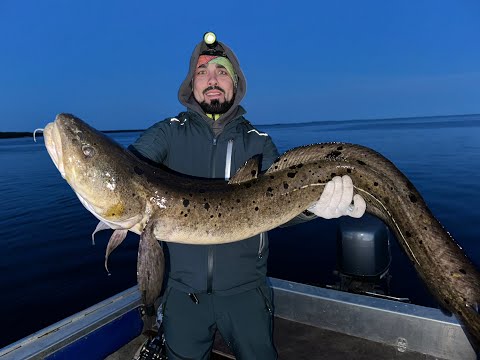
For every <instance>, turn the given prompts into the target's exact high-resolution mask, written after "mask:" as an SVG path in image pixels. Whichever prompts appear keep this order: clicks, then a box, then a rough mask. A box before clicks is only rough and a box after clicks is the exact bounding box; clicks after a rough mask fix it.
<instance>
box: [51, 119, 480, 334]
mask: <svg viewBox="0 0 480 360" xmlns="http://www.w3.org/2000/svg"><path fill="white" fill-rule="evenodd" d="M44 137H45V144H46V147H47V150H48V152H49V154H50V156H51V157H52V160H53V162H54V163H55V165H56V166H57V168H58V170H59V171H60V173H61V174H62V176H63V177H64V178H65V180H67V182H68V183H69V184H70V186H71V187H72V188H73V190H74V191H75V193H76V194H77V195H78V197H79V199H80V200H81V202H82V204H83V205H84V206H85V207H86V208H87V209H88V210H89V211H90V212H92V213H93V214H94V215H95V216H96V217H97V218H99V219H100V220H101V223H100V226H99V227H97V230H101V229H102V228H107V227H108V228H112V229H115V230H116V231H115V232H114V233H113V235H112V238H111V239H110V241H109V245H108V247H107V257H108V254H109V253H110V252H111V251H112V250H113V249H114V248H115V246H116V245H117V244H118V243H120V242H121V241H122V240H123V238H124V237H125V234H126V232H127V231H133V232H134V233H137V234H140V243H139V251H138V254H139V255H138V283H139V288H140V290H141V291H142V292H143V294H144V301H145V302H146V304H152V303H153V301H154V300H155V298H156V297H157V296H158V295H159V293H160V290H161V284H162V277H163V253H162V250H161V247H160V245H159V243H158V241H157V240H163V241H173V242H179V243H187V244H221V243H227V242H233V241H239V240H241V239H245V238H248V237H250V236H253V235H255V234H258V233H260V232H263V231H267V230H270V229H273V228H275V227H277V226H279V225H281V224H283V223H286V222H287V221H289V220H291V219H292V218H294V217H295V216H297V215H298V214H300V213H301V212H303V211H304V210H305V209H307V208H308V207H309V206H310V205H311V204H312V203H314V202H315V201H316V200H318V198H319V197H320V194H321V193H322V191H323V188H324V186H325V184H326V183H327V182H328V181H329V180H330V179H331V178H332V177H334V176H337V175H340V176H341V175H346V174H347V175H349V176H350V177H351V178H352V180H353V184H354V187H355V190H356V192H357V193H359V194H361V195H362V196H363V198H364V199H365V201H366V202H367V211H368V212H369V213H372V214H374V215H375V216H377V217H379V218H380V219H382V220H383V221H384V222H385V223H386V224H388V225H389V226H390V228H391V230H392V231H393V232H394V233H395V235H396V238H397V239H398V241H399V242H400V244H401V246H402V247H403V249H404V250H405V252H406V253H407V255H408V256H409V258H410V260H411V261H412V263H413V265H414V266H415V269H416V270H417V272H418V273H419V275H420V276H421V278H422V279H423V281H424V282H425V284H426V285H427V287H428V288H429V289H430V291H431V292H432V293H433V294H434V295H435V296H436V298H437V299H438V300H439V302H440V303H442V304H443V306H445V307H446V308H447V309H449V310H450V311H452V312H453V313H455V314H456V316H457V318H458V319H460V321H461V322H462V324H463V325H464V327H465V328H466V330H467V334H469V335H471V336H470V338H471V339H473V340H474V341H476V342H479V341H480V315H479V312H478V306H479V304H480V276H479V272H478V270H477V269H476V268H475V266H474V265H473V264H472V262H471V261H470V260H469V259H468V258H467V256H466V255H465V253H464V252H463V250H462V248H461V247H460V246H459V245H458V244H457V243H456V242H455V240H454V239H453V238H452V237H451V236H450V235H449V233H448V232H447V231H446V230H445V229H444V228H443V226H442V225H441V224H440V223H439V222H438V221H437V220H436V219H435V217H434V216H433V215H432V213H431V211H430V210H429V209H428V207H427V205H426V204H425V202H424V200H423V199H422V197H421V196H420V194H419V193H418V191H417V190H416V189H415V187H414V186H413V185H412V183H411V182H410V181H409V180H408V179H407V178H406V177H405V176H404V175H403V174H402V173H401V172H400V171H399V170H398V169H397V168H396V167H395V166H394V165H393V164H392V163H391V162H390V161H388V160H387V159H386V158H384V157H383V156H382V155H380V154H378V153H377V152H375V151H373V150H371V149H368V148H366V147H362V146H359V145H352V144H343V143H328V144H316V145H309V146H303V147H299V148H295V149H292V150H290V151H288V152H286V153H285V154H284V155H282V156H280V157H279V158H278V159H277V160H276V162H275V163H274V164H273V165H272V166H271V167H270V168H269V169H268V170H267V171H266V172H265V173H259V163H258V159H256V158H252V159H251V160H249V161H248V162H247V163H246V164H245V166H243V167H242V168H241V169H240V170H239V171H238V172H237V174H236V175H235V176H234V177H232V179H231V180H230V182H228V183H227V182H225V181H217V180H212V179H201V178H193V177H187V176H184V175H181V174H177V173H174V172H172V171H169V170H168V169H160V168H156V167H152V166H150V165H148V164H145V163H144V162H142V161H140V160H139V159H138V158H136V157H135V156H134V155H133V154H131V153H130V152H129V151H128V150H126V149H125V148H123V147H122V146H120V145H118V144H117V143H115V142H114V141H113V140H112V139H110V138H109V137H107V136H105V135H103V134H102V133H100V132H99V131H97V130H95V129H93V128H92V127H90V126H89V125H87V124H86V123H85V122H83V121H82V120H80V119H78V118H76V117H74V116H72V115H68V114H60V115H58V116H57V117H56V119H55V121H54V122H52V123H49V124H48V125H47V126H46V128H45V129H44Z"/></svg>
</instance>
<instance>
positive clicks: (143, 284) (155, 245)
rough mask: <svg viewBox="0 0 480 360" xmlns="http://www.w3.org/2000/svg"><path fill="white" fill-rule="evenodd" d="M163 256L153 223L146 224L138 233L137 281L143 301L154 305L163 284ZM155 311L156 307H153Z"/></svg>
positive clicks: (147, 304)
mask: <svg viewBox="0 0 480 360" xmlns="http://www.w3.org/2000/svg"><path fill="white" fill-rule="evenodd" d="M164 268H165V257H164V255H163V249H162V247H161V246H160V243H159V242H158V240H157V239H156V238H155V236H154V234H153V224H147V226H146V227H145V229H144V231H143V232H142V234H141V235H140V244H139V246H138V258H137V281H138V288H139V289H140V292H141V294H142V300H143V303H144V304H145V305H146V306H147V307H148V306H154V304H155V300H156V299H157V298H158V297H159V296H160V291H161V290H162V284H163V274H164ZM155 312H156V309H155Z"/></svg>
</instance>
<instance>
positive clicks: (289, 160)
mask: <svg viewBox="0 0 480 360" xmlns="http://www.w3.org/2000/svg"><path fill="white" fill-rule="evenodd" d="M321 145H322V144H314V145H309V146H299V147H297V148H294V149H291V150H288V151H286V152H285V153H284V154H282V155H280V156H279V157H278V158H277V159H276V160H275V161H274V162H273V164H272V165H271V166H270V167H269V168H268V170H267V171H266V172H265V174H272V173H275V172H277V171H281V170H286V169H292V167H297V166H301V165H302V164H308V163H309V162H312V161H320V160H323V159H322V158H319V156H318V150H317V149H318V148H317V147H318V146H321Z"/></svg>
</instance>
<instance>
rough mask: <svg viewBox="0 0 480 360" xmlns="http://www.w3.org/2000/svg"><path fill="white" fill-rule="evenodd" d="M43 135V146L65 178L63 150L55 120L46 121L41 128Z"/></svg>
mask: <svg viewBox="0 0 480 360" xmlns="http://www.w3.org/2000/svg"><path fill="white" fill-rule="evenodd" d="M43 137H44V139H45V147H46V148H47V151H48V154H49V155H50V158H51V159H52V161H53V163H54V164H55V166H56V167H57V169H58V171H59V172H60V174H61V175H62V177H63V178H64V179H65V167H64V166H63V152H62V141H61V138H60V132H59V131H58V127H57V125H56V124H55V122H51V123H48V124H47V126H45V129H44V130H43Z"/></svg>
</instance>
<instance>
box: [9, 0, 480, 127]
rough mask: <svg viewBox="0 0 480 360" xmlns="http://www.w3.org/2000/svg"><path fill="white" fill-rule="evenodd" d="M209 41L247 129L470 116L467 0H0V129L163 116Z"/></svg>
mask: <svg viewBox="0 0 480 360" xmlns="http://www.w3.org/2000/svg"><path fill="white" fill-rule="evenodd" d="M206 31H214V32H216V33H217V36H218V39H219V40H220V41H223V42H225V43H227V44H228V45H230V46H231V47H232V49H233V50H234V52H235V53H236V54H237V56H238V57H239V59H240V64H241V66H242V68H243V70H244V72H245V74H246V77H247V82H248V87H247V96H246V98H245V99H244V101H243V103H242V104H243V105H244V107H245V108H246V109H247V118H248V119H249V120H250V121H252V122H253V123H255V124H271V123H287V122H308V121H321V120H345V119H367V118H368V119H371V118H389V117H410V116H432V115H449V114H471V113H480V1H478V0H450V1H449V0H444V1H443V0H410V1H408V0H398V1H393V0H392V1H387V0H375V1H368V0H364V1H359V0H338V1H311V0H310V1H303V0H297V1H288V2H287V1H278V0H277V1H261V0H257V1H249V0H246V1H241V2H234V1H210V2H209V1H203V2H199V1H160V0H157V1H153V0H151V1H110V0H105V1H100V0H95V1H91V0H82V1H80V0H78V1H68V0H62V1H61V0H43V1H35V0H30V1H27V0H1V1H0V33H1V34H2V35H1V40H0V131H31V130H33V129H35V128H37V127H43V126H44V125H45V124H46V123H47V122H49V121H51V120H53V119H54V117H55V115H56V114H57V113H60V112H70V113H74V114H76V115H77V116H79V117H81V118H83V119H84V120H86V121H88V122H89V123H90V124H92V125H93V126H95V127H96V128H98V129H101V130H107V129H138V128H142V129H143V128H146V127H148V126H149V125H151V124H153V123H154V122H155V121H158V120H161V119H163V118H166V117H168V116H174V115H176V114H177V113H178V112H179V111H182V110H183V107H182V106H181V105H180V104H179V103H178V100H177V90H178V87H179V85H180V83H181V81H182V80H183V78H184V76H185V74H186V72H187V65H188V60H189V57H190V54H191V51H192V50H193V48H194V46H195V45H196V44H197V42H198V41H200V40H201V38H202V36H203V33H204V32H206Z"/></svg>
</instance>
